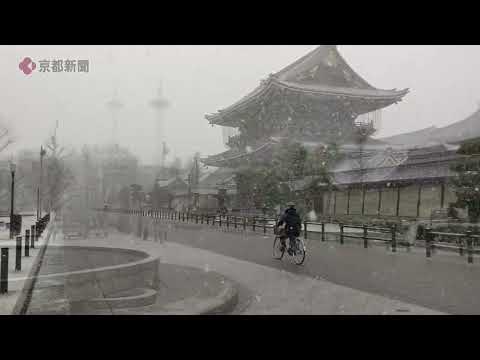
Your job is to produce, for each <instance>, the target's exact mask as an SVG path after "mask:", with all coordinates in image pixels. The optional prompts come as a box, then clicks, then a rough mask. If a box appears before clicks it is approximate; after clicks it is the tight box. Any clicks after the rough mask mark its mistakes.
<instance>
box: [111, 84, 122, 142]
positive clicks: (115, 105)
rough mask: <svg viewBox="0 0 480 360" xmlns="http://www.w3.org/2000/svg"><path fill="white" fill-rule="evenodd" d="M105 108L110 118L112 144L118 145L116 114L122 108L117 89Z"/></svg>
mask: <svg viewBox="0 0 480 360" xmlns="http://www.w3.org/2000/svg"><path fill="white" fill-rule="evenodd" d="M107 107H108V109H109V110H110V114H111V116H112V144H113V145H118V113H119V111H120V110H121V109H122V108H123V103H122V102H121V101H120V100H119V99H118V91H117V89H115V94H114V96H113V98H112V99H111V100H110V101H108V102H107Z"/></svg>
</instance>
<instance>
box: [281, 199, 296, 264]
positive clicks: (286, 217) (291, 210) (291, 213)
mask: <svg viewBox="0 0 480 360" xmlns="http://www.w3.org/2000/svg"><path fill="white" fill-rule="evenodd" d="M287 206H288V208H287V209H286V210H285V212H284V214H283V215H282V216H281V217H280V220H279V221H278V223H277V226H278V227H280V226H282V225H283V224H285V228H284V229H285V231H284V232H283V234H281V236H280V240H281V242H282V247H281V251H282V252H283V251H285V245H286V244H285V239H286V238H287V237H288V238H289V243H290V247H289V249H288V253H289V254H290V255H292V253H293V250H297V242H296V239H297V237H298V236H300V230H301V227H302V219H301V218H300V215H298V213H297V210H296V209H295V204H294V203H293V202H289V203H288V204H287Z"/></svg>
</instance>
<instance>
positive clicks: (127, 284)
mask: <svg viewBox="0 0 480 360" xmlns="http://www.w3.org/2000/svg"><path fill="white" fill-rule="evenodd" d="M50 247H51V245H50ZM58 248H59V249H65V250H66V251H70V252H71V253H72V254H73V253H74V252H76V251H79V254H80V255H81V257H78V258H77V261H75V262H74V263H73V265H71V267H72V269H74V270H73V271H68V272H63V273H56V274H46V275H39V276H37V277H36V279H35V281H36V282H43V281H45V282H52V283H61V284H64V287H65V295H66V296H67V297H68V299H69V300H70V301H79V300H88V299H94V298H100V297H104V296H106V295H109V294H113V293H116V292H120V291H127V290H132V289H136V288H149V289H154V290H158V285H159V281H158V268H159V265H158V263H159V259H158V257H153V256H150V255H149V254H147V253H144V252H141V251H136V250H130V249H118V248H102V247H83V246H64V247H58ZM69 256H70V255H69ZM72 256H73V255H72ZM67 259H68V258H67ZM70 259H73V257H70ZM82 259H83V260H86V261H83V267H87V269H82V270H80V268H81V267H82V265H81V264H82V261H81V260H82ZM78 260H80V261H78ZM68 261H69V260H67V262H68ZM95 262H98V263H95ZM66 266H67V267H68V266H69V264H68V263H67V264H66Z"/></svg>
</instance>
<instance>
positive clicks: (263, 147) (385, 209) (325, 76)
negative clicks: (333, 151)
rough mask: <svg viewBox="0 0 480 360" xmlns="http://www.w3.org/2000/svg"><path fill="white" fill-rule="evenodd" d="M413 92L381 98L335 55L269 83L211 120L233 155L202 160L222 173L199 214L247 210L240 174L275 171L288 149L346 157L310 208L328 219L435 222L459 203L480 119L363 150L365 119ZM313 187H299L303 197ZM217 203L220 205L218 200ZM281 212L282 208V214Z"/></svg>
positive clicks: (326, 52) (327, 53) (200, 198)
mask: <svg viewBox="0 0 480 360" xmlns="http://www.w3.org/2000/svg"><path fill="white" fill-rule="evenodd" d="M408 91H409V90H408V89H403V90H397V89H390V90H381V89H377V88H375V87H373V86H372V85H370V84H369V83H368V82H366V81H365V80H364V79H363V78H362V77H360V75H358V74H357V73H356V72H355V71H354V70H353V69H352V68H351V67H350V66H349V65H348V64H347V62H346V61H345V60H344V59H343V57H342V56H341V55H340V53H339V52H338V49H337V47H336V46H331V45H323V46H320V47H318V48H316V49H314V50H313V51H311V52H310V53H308V54H307V55H305V56H304V57H302V58H300V59H298V60H297V61H295V62H294V63H292V64H290V65H289V66H287V67H285V68H284V69H282V70H280V71H279V72H277V73H274V74H271V75H270V76H268V78H267V79H265V80H262V81H261V82H260V85H259V86H258V87H257V88H255V89H254V90H253V91H252V92H251V93H249V94H248V95H246V96H245V97H243V98H242V99H240V100H239V101H238V102H236V103H234V104H233V105H231V106H229V107H227V108H225V109H223V110H220V111H218V112H217V113H214V114H211V115H207V116H206V119H207V120H208V121H209V122H210V123H211V124H213V125H219V126H222V127H229V128H234V129H235V132H236V134H237V135H234V136H231V137H230V139H229V141H228V143H227V145H228V147H229V150H227V151H225V152H223V153H221V154H217V155H213V156H209V157H207V158H204V159H202V162H203V163H204V164H205V165H206V166H208V167H213V168H218V170H217V171H215V172H212V173H211V174H209V175H208V176H207V177H206V178H205V179H201V181H199V182H198V184H197V185H196V186H195V187H194V188H192V190H191V191H192V193H193V194H194V197H195V199H196V200H195V205H196V206H195V207H196V208H197V209H200V210H202V209H209V210H211V209H214V208H222V207H227V208H228V209H235V208H242V207H243V204H241V203H240V202H239V199H237V197H236V189H235V183H234V181H233V174H234V171H235V169H238V168H240V167H248V166H249V164H250V163H251V161H252V160H254V161H255V162H258V161H264V162H268V161H270V159H271V156H272V152H273V151H274V149H275V148H276V147H277V146H281V143H282V140H283V139H286V138H287V139H288V140H290V141H293V142H298V143H300V144H302V145H304V147H305V148H306V149H307V150H309V149H315V148H317V147H319V146H322V145H323V146H324V145H326V144H331V143H332V142H335V143H336V144H337V145H338V148H339V153H340V154H341V156H340V158H339V160H338V161H336V162H335V163H334V165H333V166H331V167H330V168H329V169H328V170H329V174H330V177H331V184H329V185H328V187H324V188H323V189H321V190H319V191H318V194H315V195H314V196H313V197H312V196H311V195H309V196H308V197H307V196H305V198H304V201H305V204H306V207H307V208H309V209H311V210H314V211H315V212H316V213H317V215H321V216H349V215H353V216H358V215H364V216H377V217H378V216H385V217H407V218H428V217H430V216H431V213H432V211H433V210H437V209H439V208H446V207H448V206H449V204H450V203H451V202H454V201H455V196H454V193H453V191H452V190H451V189H450V187H449V186H448V179H449V177H451V176H452V175H453V174H452V172H451V170H450V167H451V164H452V162H453V161H456V160H457V159H458V158H459V156H458V155H457V153H456V151H457V149H458V147H459V144H460V143H461V142H462V141H464V140H465V139H467V138H472V137H476V136H480V115H479V114H480V113H479V112H476V113H475V114H473V115H472V116H471V117H469V118H468V119H466V120H464V121H460V122H458V123H455V124H453V125H451V126H448V127H445V128H440V129H437V128H428V129H425V130H422V131H420V132H413V133H408V134H402V135H399V136H394V137H390V138H384V139H374V138H372V137H371V136H370V134H367V136H365V137H364V138H363V139H362V141H358V136H357V134H358V123H357V120H358V119H359V117H362V116H366V115H367V116H368V115H369V114H375V113H376V112H378V111H379V110H380V109H383V108H385V107H388V106H390V105H393V104H397V103H398V102H400V101H401V100H402V99H403V98H404V97H405V95H406V94H407V93H408ZM308 180H309V179H307V178H302V179H296V181H295V182H294V187H295V191H297V192H298V193H299V194H300V195H301V193H302V192H303V191H304V190H305V186H306V185H307V184H308V183H309V181H308ZM212 199H213V200H214V203H213V204H212V203H211V202H209V201H211V200H212ZM279 205H283V204H279Z"/></svg>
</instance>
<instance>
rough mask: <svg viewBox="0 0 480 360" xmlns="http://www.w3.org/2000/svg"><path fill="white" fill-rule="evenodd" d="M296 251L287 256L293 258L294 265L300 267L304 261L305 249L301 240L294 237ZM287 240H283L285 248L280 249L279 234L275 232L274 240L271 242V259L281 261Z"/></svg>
mask: <svg viewBox="0 0 480 360" xmlns="http://www.w3.org/2000/svg"><path fill="white" fill-rule="evenodd" d="M295 242H296V245H297V246H296V249H294V250H293V254H289V255H290V256H292V257H293V261H294V263H295V264H296V265H302V264H303V263H304V261H305V257H306V253H307V248H306V246H305V243H304V241H303V240H302V239H301V238H298V237H296V238H295ZM286 243H287V239H286V240H285V246H283V249H282V241H281V237H280V234H279V233H278V232H277V231H275V240H273V257H274V259H277V260H282V259H283V255H285V251H286V250H287V244H286Z"/></svg>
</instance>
